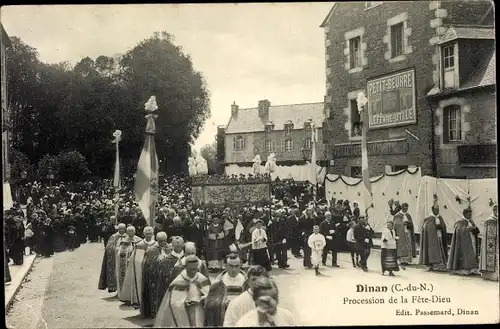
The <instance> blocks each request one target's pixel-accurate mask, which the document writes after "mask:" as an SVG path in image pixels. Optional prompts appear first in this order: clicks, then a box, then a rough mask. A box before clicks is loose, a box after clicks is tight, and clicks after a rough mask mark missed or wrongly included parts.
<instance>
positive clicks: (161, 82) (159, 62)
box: [120, 32, 210, 172]
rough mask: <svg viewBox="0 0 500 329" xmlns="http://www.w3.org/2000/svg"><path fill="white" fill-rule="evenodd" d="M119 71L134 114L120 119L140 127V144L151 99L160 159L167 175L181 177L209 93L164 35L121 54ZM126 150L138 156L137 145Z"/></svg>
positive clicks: (204, 115) (206, 110) (185, 57)
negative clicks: (154, 102)
mask: <svg viewBox="0 0 500 329" xmlns="http://www.w3.org/2000/svg"><path fill="white" fill-rule="evenodd" d="M120 66H121V71H122V73H121V78H122V80H123V83H124V85H125V86H126V89H127V90H128V92H129V93H128V95H129V96H130V102H131V104H134V105H135V109H136V112H133V113H130V114H129V115H128V116H124V117H123V119H125V120H127V123H128V126H129V127H130V124H132V123H133V124H134V125H137V122H142V123H143V125H142V126H141V135H140V139H139V140H140V141H141V144H142V140H143V138H142V132H143V129H144V123H145V120H144V112H143V111H144V110H143V109H144V107H143V104H144V103H145V102H146V101H147V99H148V98H149V96H151V95H155V96H156V100H157V103H158V110H159V111H158V119H157V120H156V130H157V133H156V141H157V144H156V145H157V152H158V154H159V157H160V158H165V157H167V156H168V159H167V163H168V164H170V166H169V168H167V171H169V172H179V171H181V166H180V164H181V163H182V164H184V168H186V166H185V164H187V158H188V156H189V154H190V146H189V144H190V143H191V142H193V141H194V140H195V139H196V138H197V137H198V135H199V133H200V130H201V128H202V126H203V123H204V122H205V120H206V119H207V118H208V116H209V115H210V109H209V93H208V90H207V88H206V83H205V80H204V78H203V76H202V74H201V73H200V72H197V71H196V70H194V68H193V63H192V61H191V58H190V57H189V56H188V55H186V54H185V53H184V51H183V50H182V48H181V47H179V46H176V45H175V44H174V43H173V36H172V35H170V34H169V33H167V32H161V33H159V32H157V33H155V34H154V35H153V36H152V37H151V38H149V39H146V40H144V41H142V42H140V43H139V44H138V45H137V46H136V47H135V48H133V49H132V50H130V51H129V52H127V53H126V54H124V56H123V58H122V59H121V61H120ZM129 127H127V128H129ZM127 128H125V129H123V130H124V131H126V130H127ZM129 129H130V130H132V131H134V129H132V128H131V127H130V128H129ZM124 143H125V144H128V143H132V144H133V141H132V140H130V141H126V140H124ZM130 146H132V147H131V148H130V149H131V150H134V152H137V151H135V150H137V145H130ZM140 146H142V145H140ZM140 146H139V147H140ZM134 156H136V157H137V155H136V154H134Z"/></svg>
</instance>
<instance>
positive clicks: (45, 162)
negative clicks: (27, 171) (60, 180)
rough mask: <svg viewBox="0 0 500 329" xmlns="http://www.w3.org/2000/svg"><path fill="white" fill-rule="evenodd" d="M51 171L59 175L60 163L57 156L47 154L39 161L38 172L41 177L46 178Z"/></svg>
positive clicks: (55, 175)
mask: <svg viewBox="0 0 500 329" xmlns="http://www.w3.org/2000/svg"><path fill="white" fill-rule="evenodd" d="M49 173H52V174H53V175H54V177H57V175H58V174H59V165H58V159H57V156H55V155H50V154H46V155H45V156H44V157H43V158H41V159H40V161H38V166H37V171H36V174H37V176H38V178H39V179H46V178H47V176H48V175H49Z"/></svg>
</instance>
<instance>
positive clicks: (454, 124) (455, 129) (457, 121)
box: [443, 105, 462, 143]
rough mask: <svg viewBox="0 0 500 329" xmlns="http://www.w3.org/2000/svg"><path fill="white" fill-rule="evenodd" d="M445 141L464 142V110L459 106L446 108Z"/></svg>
mask: <svg viewBox="0 0 500 329" xmlns="http://www.w3.org/2000/svg"><path fill="white" fill-rule="evenodd" d="M443 125H444V127H443V137H444V138H443V141H444V142H445V143H446V142H459V141H462V110H461V108H460V106H459V105H450V106H447V107H445V108H444V118H443Z"/></svg>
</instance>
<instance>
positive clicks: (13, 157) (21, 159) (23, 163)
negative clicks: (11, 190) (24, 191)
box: [9, 149, 34, 183]
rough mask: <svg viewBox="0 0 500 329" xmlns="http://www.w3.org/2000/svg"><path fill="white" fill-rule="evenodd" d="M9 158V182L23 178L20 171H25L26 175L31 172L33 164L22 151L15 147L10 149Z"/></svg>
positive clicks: (29, 174)
mask: <svg viewBox="0 0 500 329" xmlns="http://www.w3.org/2000/svg"><path fill="white" fill-rule="evenodd" d="M9 156H10V159H9V162H10V178H11V182H12V183H15V182H18V181H20V180H22V179H23V177H22V172H26V175H27V176H26V177H28V176H31V175H32V174H33V169H34V168H33V166H32V165H31V163H30V161H29V159H28V157H27V156H26V154H24V153H23V152H20V151H18V150H17V149H11V150H10V153H9Z"/></svg>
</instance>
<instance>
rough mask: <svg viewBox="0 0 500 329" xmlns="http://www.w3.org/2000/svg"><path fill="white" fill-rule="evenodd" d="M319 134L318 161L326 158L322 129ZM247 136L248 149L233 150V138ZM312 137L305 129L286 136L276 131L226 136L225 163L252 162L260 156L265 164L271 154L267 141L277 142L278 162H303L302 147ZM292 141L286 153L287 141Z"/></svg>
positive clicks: (317, 145) (295, 130) (283, 132)
mask: <svg viewBox="0 0 500 329" xmlns="http://www.w3.org/2000/svg"><path fill="white" fill-rule="evenodd" d="M316 130H317V132H318V142H317V144H316V158H317V159H318V160H320V159H323V158H324V154H325V151H324V150H325V145H324V144H323V133H322V129H321V128H317V129H316ZM239 135H241V136H246V139H247V147H246V148H245V150H242V151H234V150H233V138H234V137H236V136H239ZM306 137H310V136H309V134H307V135H306V133H305V130H304V129H294V130H293V131H292V133H291V134H290V135H285V131H284V130H275V131H273V132H271V133H270V134H269V135H266V133H265V132H263V131H262V132H255V133H247V134H227V135H226V136H225V149H226V154H225V163H238V162H252V160H253V159H254V157H255V155H257V154H259V155H260V158H261V160H262V161H263V162H265V161H266V159H267V156H268V155H269V153H268V152H267V149H266V140H271V141H274V142H275V152H274V153H275V155H276V160H277V161H301V160H303V155H302V151H301V149H302V146H303V143H304V139H305V138H306ZM287 139H291V140H292V146H293V148H292V150H291V151H285V149H284V144H282V141H283V143H284V141H285V140H287Z"/></svg>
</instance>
